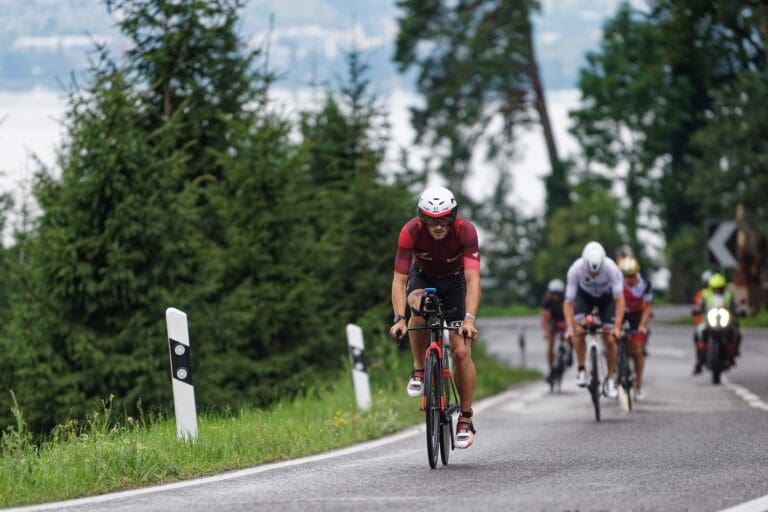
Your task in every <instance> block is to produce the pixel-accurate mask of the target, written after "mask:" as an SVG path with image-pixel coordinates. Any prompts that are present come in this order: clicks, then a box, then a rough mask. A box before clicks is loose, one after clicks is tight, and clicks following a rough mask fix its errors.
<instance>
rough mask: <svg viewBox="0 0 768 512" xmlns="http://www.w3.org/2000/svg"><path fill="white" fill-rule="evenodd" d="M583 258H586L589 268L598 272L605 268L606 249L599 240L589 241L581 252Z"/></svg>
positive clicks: (585, 261)
mask: <svg viewBox="0 0 768 512" xmlns="http://www.w3.org/2000/svg"><path fill="white" fill-rule="evenodd" d="M581 258H582V259H583V260H584V265H586V267H587V270H588V271H590V272H592V273H593V274H596V273H597V272H600V269H601V268H603V263H604V262H605V249H603V246H602V245H600V244H599V243H597V242H594V241H592V242H589V243H588V244H587V245H585V246H584V250H583V251H582V253H581Z"/></svg>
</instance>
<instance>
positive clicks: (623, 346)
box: [616, 320, 635, 411]
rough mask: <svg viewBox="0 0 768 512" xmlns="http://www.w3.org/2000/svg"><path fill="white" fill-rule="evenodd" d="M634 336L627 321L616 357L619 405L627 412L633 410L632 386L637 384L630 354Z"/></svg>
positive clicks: (622, 330) (623, 326) (623, 327)
mask: <svg viewBox="0 0 768 512" xmlns="http://www.w3.org/2000/svg"><path fill="white" fill-rule="evenodd" d="M632 336H633V334H632V332H631V330H630V328H629V322H628V321H626V320H625V321H624V324H623V325H622V329H621V338H619V340H618V345H619V346H618V355H617V356H616V384H617V385H618V388H619V389H618V392H619V405H620V406H621V408H622V409H624V410H625V411H631V410H632V386H633V385H634V382H635V375H634V371H633V367H632V358H631V357H630V354H629V351H630V348H629V344H630V341H631V338H632Z"/></svg>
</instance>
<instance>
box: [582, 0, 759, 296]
mask: <svg viewBox="0 0 768 512" xmlns="http://www.w3.org/2000/svg"><path fill="white" fill-rule="evenodd" d="M648 4H649V7H650V8H649V9H648V10H647V11H640V10H636V9H633V8H632V7H630V6H629V5H628V4H625V5H624V6H623V7H622V8H621V9H620V10H619V12H618V13H617V14H616V16H615V17H614V18H613V19H612V20H610V22H609V23H608V24H607V25H606V27H605V33H604V36H603V40H602V44H601V47H600V50H599V51H597V52H595V53H593V54H592V55H590V56H589V59H588V66H587V67H586V69H584V70H583V72H582V78H581V89H582V95H583V99H584V105H583V106H582V107H581V108H580V109H579V110H578V111H577V112H576V113H575V116H574V118H575V120H576V126H575V129H574V133H575V134H576V135H577V137H578V138H579V140H580V142H581V144H582V146H583V148H584V151H585V155H586V156H587V157H588V158H589V160H590V161H591V162H594V163H599V164H602V165H605V166H607V167H608V168H610V169H613V170H616V171H617V172H618V173H619V175H620V176H623V181H624V183H625V186H626V192H627V196H628V200H629V213H630V218H629V219H628V221H629V223H628V227H629V228H630V229H629V231H630V232H629V236H630V239H632V240H637V230H638V229H642V228H647V227H648V226H647V223H646V222H645V221H646V220H647V219H648V218H649V214H655V213H658V215H659V216H660V218H661V220H662V226H661V228H662V232H661V234H662V235H663V236H664V238H665V239H666V241H667V244H666V256H667V263H668V265H669V269H670V271H671V278H672V282H671V284H670V291H671V294H672V297H673V298H674V299H676V300H686V299H687V298H688V297H690V296H691V294H692V292H693V290H694V289H695V288H696V287H697V286H698V280H697V279H696V275H698V274H697V272H691V270H697V269H698V270H703V268H704V266H705V265H706V259H705V258H703V256H704V255H705V254H706V253H705V250H704V241H705V240H704V237H705V235H706V233H705V224H706V221H707V220H708V219H717V218H722V219H728V218H733V217H734V216H735V209H736V204H737V203H742V204H743V205H744V207H745V209H746V211H747V214H748V215H749V216H751V217H752V219H753V221H756V222H757V223H758V224H759V228H760V229H761V230H762V231H763V233H765V232H766V231H768V223H766V217H765V209H764V205H763V203H764V201H761V200H760V199H759V198H758V197H757V196H756V195H755V194H754V193H752V192H751V191H757V190H760V188H759V182H760V181H761V180H764V176H765V163H764V157H763V156H762V155H763V151H764V149H765V145H766V135H767V134H766V131H765V119H766V118H767V117H768V116H766V108H765V85H764V84H765V72H766V40H767V39H768V8H767V7H766V3H765V2H764V1H749V0H747V1H745V0H727V1H721V2H699V1H695V0H684V1H678V0H675V1H671V0H652V1H649V2H648ZM761 170H762V172H761ZM643 201H645V202H646V206H647V207H646V208H645V209H644V208H643V207H642V205H643ZM643 210H645V211H643Z"/></svg>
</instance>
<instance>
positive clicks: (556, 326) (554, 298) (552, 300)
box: [539, 279, 570, 382]
mask: <svg viewBox="0 0 768 512" xmlns="http://www.w3.org/2000/svg"><path fill="white" fill-rule="evenodd" d="M564 294H565V283H564V282H563V281H562V280H560V279H552V280H551V281H550V282H549V284H548V285H547V293H546V294H544V298H543V299H542V300H541V313H540V314H539V321H540V322H541V330H542V332H543V333H544V339H545V340H546V341H547V364H548V365H549V373H548V374H547V382H551V380H552V362H553V361H554V359H555V336H556V335H557V333H558V332H560V331H565V313H564V312H563V300H564ZM569 345H570V343H569Z"/></svg>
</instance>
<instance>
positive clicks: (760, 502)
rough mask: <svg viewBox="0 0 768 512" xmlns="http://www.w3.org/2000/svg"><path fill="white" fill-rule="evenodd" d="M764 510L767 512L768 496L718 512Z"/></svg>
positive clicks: (763, 511)
mask: <svg viewBox="0 0 768 512" xmlns="http://www.w3.org/2000/svg"><path fill="white" fill-rule="evenodd" d="M766 510H768V494H766V495H765V496H763V497H762V498H757V499H754V500H752V501H745V502H744V503H739V504H738V505H734V506H733V507H731V508H726V509H723V510H721V511H720V512H765V511H766Z"/></svg>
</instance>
